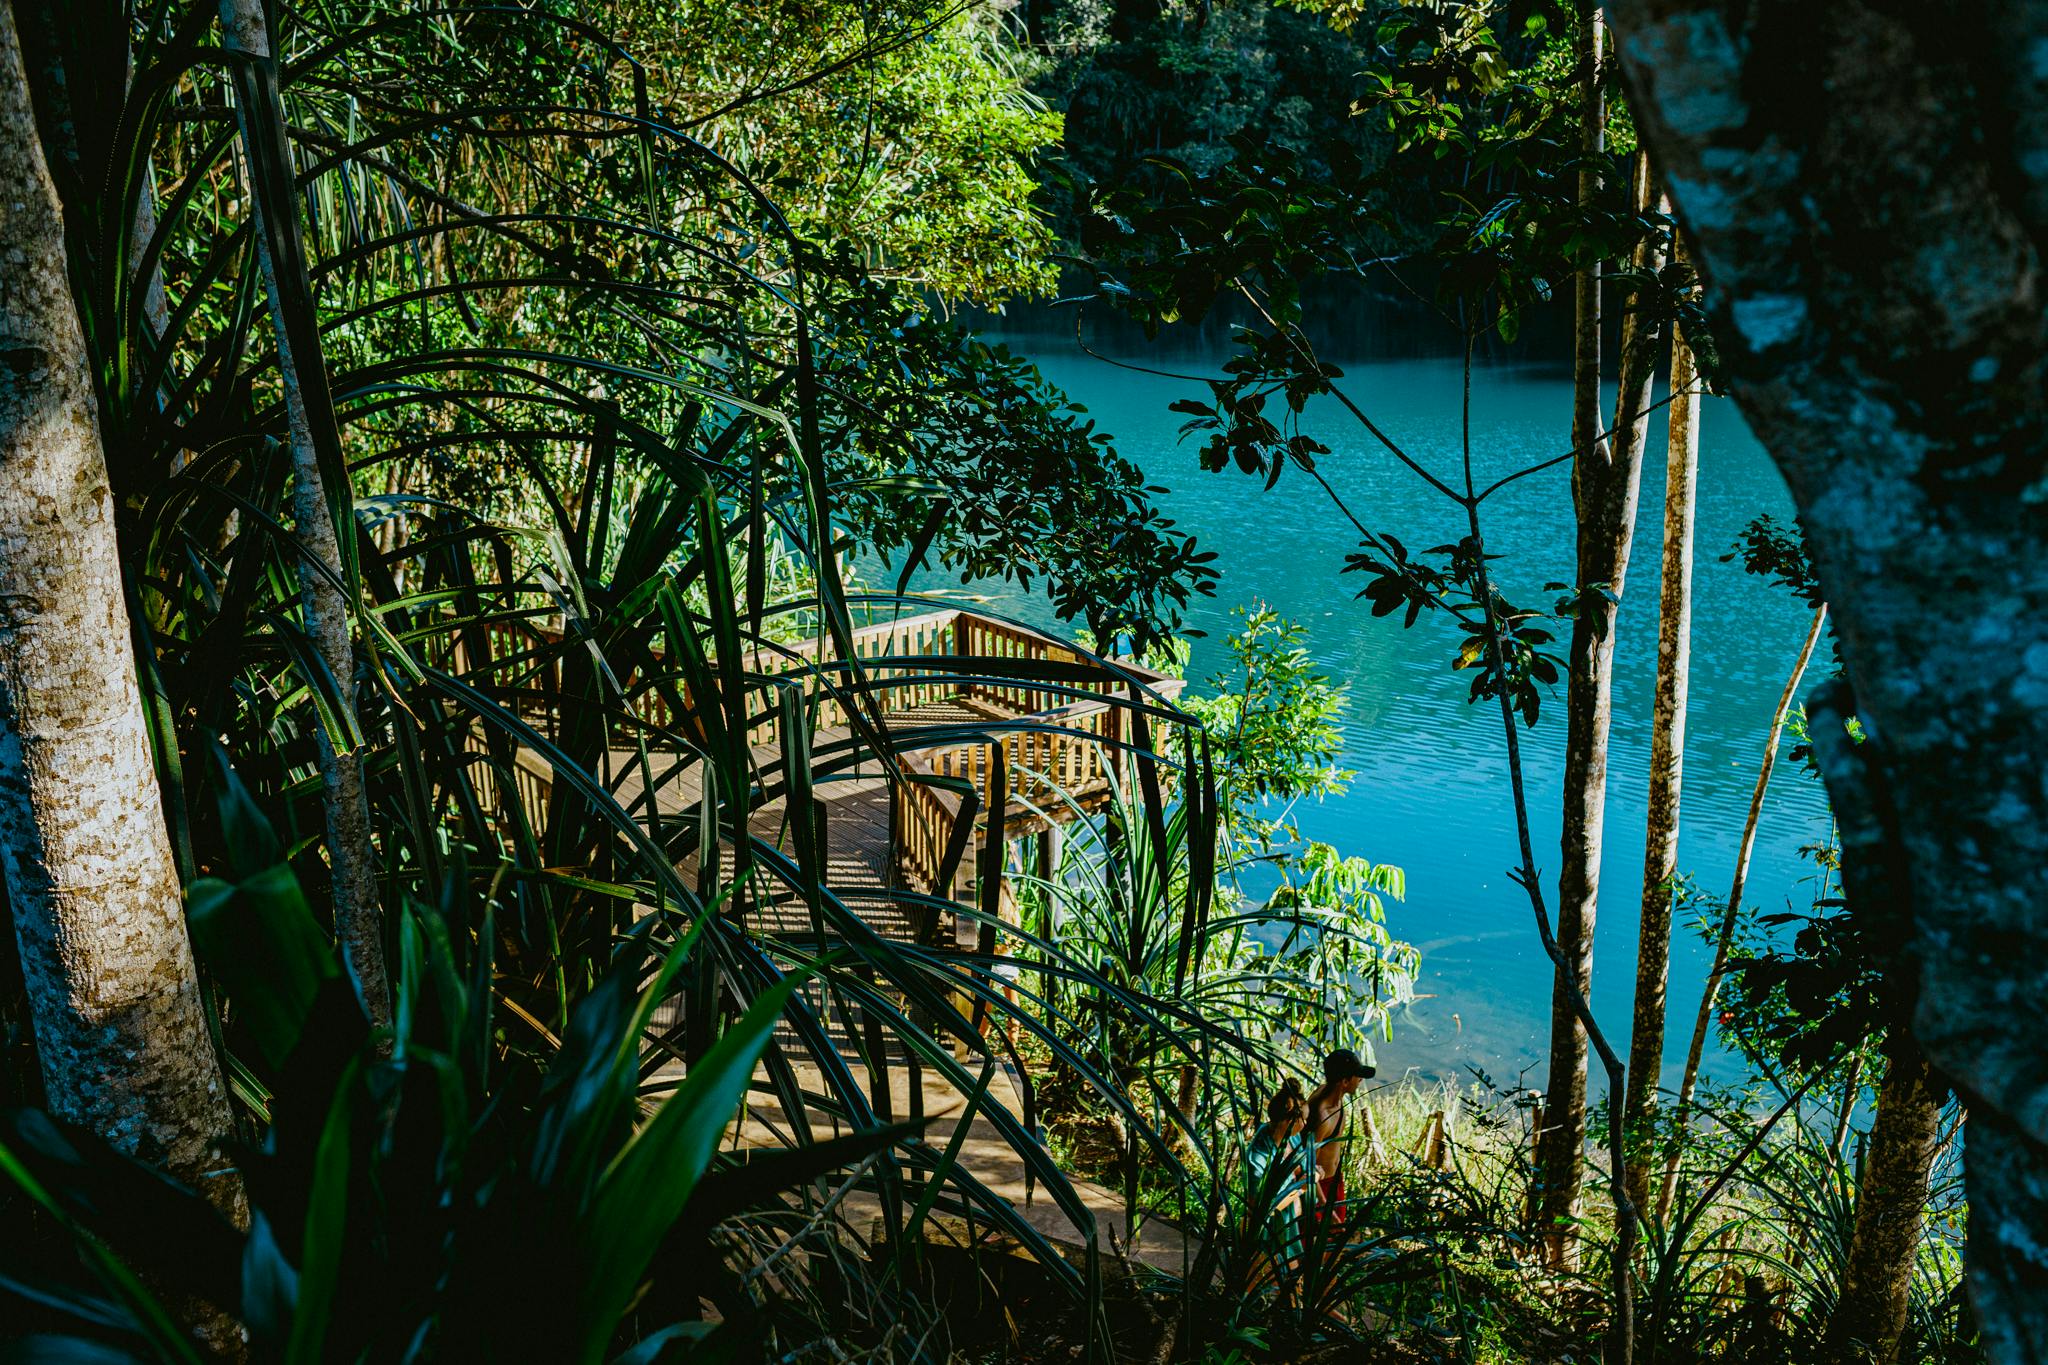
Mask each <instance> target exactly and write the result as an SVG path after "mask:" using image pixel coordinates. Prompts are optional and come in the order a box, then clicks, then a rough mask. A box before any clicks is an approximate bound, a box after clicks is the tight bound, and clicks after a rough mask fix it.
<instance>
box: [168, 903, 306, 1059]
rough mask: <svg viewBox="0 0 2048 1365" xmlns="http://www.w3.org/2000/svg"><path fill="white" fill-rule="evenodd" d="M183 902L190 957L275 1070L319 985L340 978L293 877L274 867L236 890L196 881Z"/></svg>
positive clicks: (295, 1042) (289, 1052) (293, 1040)
mask: <svg viewBox="0 0 2048 1365" xmlns="http://www.w3.org/2000/svg"><path fill="white" fill-rule="evenodd" d="M185 894H186V904H187V911H186V916H187V920H188V922H189V923H190V925H191V929H192V944H193V947H194V949H196V950H197V952H198V954H199V957H200V959H201V960H202V961H204V962H205V963H206V966H207V969H208V970H209V971H211V972H212V973H213V974H214V976H215V977H216V978H218V979H219V981H220V983H221V984H222V985H223V986H225V987H226V988H227V992H228V994H229V996H231V997H232V998H233V1000H234V1002H235V1006H236V1009H237V1012H238V1013H239V1014H240V1015H241V1018H242V1022H243V1023H244V1024H245V1025H246V1026H247V1027H248V1029H249V1032H250V1033H251V1035H252V1036H254V1038H255V1039H256V1045H257V1046H258V1047H259V1048H260V1049H261V1050H262V1052H263V1057H264V1060H265V1061H267V1062H269V1063H270V1065H271V1066H272V1067H281V1066H283V1065H284V1064H285V1062H286V1061H287V1060H288V1059H289V1058H290V1057H291V1055H292V1050H293V1049H294V1048H296V1047H297V1046H298V1044H299V1037H300V1035H301V1034H302V1033H303V1032H304V1031H305V1025H306V1020H307V1017H308V1016H309V1015H310V1014H311V1013H312V1010H313V1002H314V1000H315V998H316V997H318V995H319V994H320V986H321V983H322V982H324V981H326V980H328V979H329V978H332V977H337V976H340V975H341V966H340V964H339V963H337V962H336V961H335V959H334V950H333V948H332V947H331V946H330V945H329V944H328V941H327V935H326V933H325V932H324V931H322V929H321V928H320V925H319V923H318V921H316V920H315V919H314V918H313V909H312V907H311V906H310V905H308V904H307V902H306V897H305V893H304V892H303V891H302V890H300V888H299V879H298V877H297V875H296V874H295V873H293V871H292V869H291V866H290V865H289V864H287V863H277V864H274V865H272V866H271V867H268V868H266V869H264V870H263V871H261V872H258V873H256V874H255V875H254V876H251V877H249V878H247V879H246V880H245V881H243V882H242V884H241V885H239V886H236V885H232V884H230V883H228V882H225V881H222V880H221V879H220V878H218V877H202V878H200V879H199V880H198V881H196V882H194V883H192V885H191V886H190V887H188V888H187V889H186V893H185Z"/></svg>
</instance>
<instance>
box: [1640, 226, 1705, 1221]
mask: <svg viewBox="0 0 2048 1365" xmlns="http://www.w3.org/2000/svg"><path fill="white" fill-rule="evenodd" d="M1673 255H1674V259H1683V251H1682V250H1679V249H1678V248H1676V247H1674V251H1673ZM1697 383H1698V375H1697V373H1696V372H1695V370H1694V368H1693V358H1692V351H1691V349H1690V348H1689V347H1688V346H1687V345H1686V344H1685V336H1684V333H1683V332H1682V331H1680V330H1679V329H1677V328H1675V327H1674V328H1673V329H1672V335H1671V411H1670V418H1669V421H1670V425H1669V432H1670V438H1669V440H1668V442H1667V446H1668V453H1667V455H1666V457H1665V469H1664V565H1663V568H1664V573H1663V581H1662V583H1661V585H1660V587H1659V592H1658V605H1657V691H1656V700H1655V702H1654V704H1653V707H1652V713H1651V718H1650V796H1649V805H1648V812H1647V814H1646V816H1645V820H1644V830H1643V905H1642V915H1641V921H1640V924H1639V930H1640V932H1639V933H1638V935H1637V942H1636V994H1635V1012H1634V1019H1633V1021H1632V1024H1631V1027H1630V1029H1629V1035H1628V1090H1627V1095H1626V1098H1625V1101H1624V1106H1623V1110H1622V1115H1623V1123H1624V1124H1625V1125H1626V1127H1627V1129H1628V1132H1629V1135H1630V1144H1629V1145H1630V1153H1629V1163H1628V1186H1629V1199H1630V1201H1631V1202H1633V1203H1634V1204H1635V1206H1636V1207H1637V1208H1638V1209H1642V1208H1646V1207H1648V1200H1649V1192H1650V1173H1649V1162H1648V1161H1647V1160H1646V1159H1645V1158H1646V1157H1647V1155H1648V1152H1649V1142H1648V1140H1647V1139H1648V1130H1649V1128H1650V1126H1651V1121H1652V1117H1653V1115H1654V1111H1655V1109H1656V1105H1657V1085H1658V1082H1659V1080H1660V1079H1661V1078H1662V1072H1663V1064H1664V1021H1665V988H1666V986H1667V985H1668V983H1669V981H1670V976H1671V901H1672V885H1671V883H1672V879H1673V878H1674V877H1676V876H1677V875H1678V811H1679V800H1680V796H1681V793H1682V791H1683V789H1684V782H1685V703H1686V691H1687V686H1688V683H1689V681H1690V678H1691V671H1692V557H1693V556H1692V548H1693V523H1694V520H1695V513H1696V512H1697V510H1698V506H1699V498H1698V475H1699V464H1700V429H1699V411H1698V409H1699V403H1698V401H1697V399H1696V397H1695V396H1694V394H1693V389H1694V387H1695V386H1696V385H1697Z"/></svg>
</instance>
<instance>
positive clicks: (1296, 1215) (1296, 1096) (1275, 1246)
mask: <svg viewBox="0 0 2048 1365" xmlns="http://www.w3.org/2000/svg"><path fill="white" fill-rule="evenodd" d="M1307 1121H1308V1097H1307V1096H1306V1095H1303V1094H1302V1093H1301V1082H1300V1081H1297V1080H1295V1079H1294V1078H1293V1077H1289V1078H1288V1079H1286V1080H1285V1081H1282V1082H1281V1083H1280V1089H1279V1090H1278V1091H1277V1092H1275V1094H1274V1095H1273V1098H1272V1099H1271V1100H1270V1101H1268V1102H1267V1104H1266V1121H1265V1122H1264V1123H1262V1124H1260V1125H1259V1130H1258V1132H1256V1133H1254V1134H1253V1135H1252V1142H1251V1146H1250V1147H1249V1148H1248V1149H1247V1150H1246V1152H1245V1169H1246V1172H1247V1173H1248V1174H1249V1176H1250V1178H1251V1180H1250V1187H1251V1199H1252V1208H1253V1209H1254V1210H1255V1211H1258V1210H1265V1209H1270V1210H1271V1214H1272V1220H1273V1221H1272V1223H1271V1225H1270V1226H1269V1228H1268V1231H1267V1247H1268V1250H1269V1252H1270V1254H1271V1255H1272V1257H1273V1261H1274V1264H1275V1267H1276V1268H1277V1269H1278V1270H1280V1271H1281V1272H1282V1273H1284V1272H1285V1270H1286V1268H1287V1267H1288V1266H1290V1265H1292V1264H1293V1263H1294V1262H1296V1261H1297V1260H1299V1259H1300V1257H1301V1211H1302V1210H1301V1205H1302V1200H1303V1198H1304V1196H1305V1195H1306V1194H1307V1191H1308V1173H1309V1170H1310V1157H1309V1147H1308V1142H1307V1139H1306V1136H1305V1129H1306V1127H1307Z"/></svg>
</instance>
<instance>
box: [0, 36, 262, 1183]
mask: <svg viewBox="0 0 2048 1365" xmlns="http://www.w3.org/2000/svg"><path fill="white" fill-rule="evenodd" d="M0 184H4V185H5V186H7V192H6V193H5V194H4V195H0V871H4V875H5V879H6V887H7V899H8V905H9V908H10V910H11V911H12V913H13V918H14V927H15V935H16V939H17V941H18V944H19V947H20V952H21V968H22V975H23V978H24V980H25V982H26V985H27V991H28V997H29V1004H30V1010H31V1013H32V1016H33V1018H34V1021H35V1032H36V1048H37V1053H38V1056H39V1058H40V1060H41V1064H42V1072H43V1079H44V1087H45V1091H46V1094H47V1098H48V1105H49V1108H50V1110H51V1112H52V1113H54V1114H56V1115H57V1116H58V1117H60V1118H64V1119H67V1120H70V1121H72V1122H75V1123H79V1124H82V1125H84V1126H86V1127H88V1128H90V1129H92V1130H93V1131H95V1132H97V1133H98V1134H100V1135H101V1136H102V1137H104V1138H106V1139H107V1140H108V1141H110V1142H111V1143H113V1144H114V1145H115V1146H116V1147H119V1148H120V1149H122V1150H124V1151H126V1152H129V1153H132V1154H133V1155H135V1156H137V1157H139V1158H141V1159H143V1160H145V1161H148V1162H151V1163H153V1164H156V1165H159V1166H161V1167H163V1168H164V1169H166V1170H168V1171H170V1172H171V1173H173V1174H175V1175H177V1176H179V1177H181V1178H183V1179H187V1180H193V1181H199V1180H202V1179H203V1178H204V1177H206V1176H208V1175H211V1174H214V1173H216V1171H217V1169H218V1167H219V1165H220V1158H219V1153H218V1148H217V1143H218V1140H219V1138H220V1137H221V1136H222V1135H223V1134H224V1133H226V1131H227V1129H228V1122H229V1120H228V1106H227V1093H226V1090H225V1088H224V1086H223V1084H222V1080H221V1072H220V1064H219V1061H218V1059H217V1058H216V1057H215V1056H214V1053H213V1044H212V1041H211V1040H210V1038H209V1037H208V1033H207V1027H206V1020H205V1016H204V1013H203V1011H202V1006H201V1001H200V996H199V985H198V979H197V975H196V972H195V969H194V966H193V960H192V946H191V943H190V941H189V940H188V939H187V937H186V933H185V912H184V897H183V894H182V892H181V889H180V888H179V885H178V879H177V872H176V869H175V868H174V867H173V865H172V861H171V847H170V838H169V835H168V833H167V832H166V829H165V825H164V816H163V808H162V805H161V802H160V797H159V794H158V787H157V781H156V771H155V768H154V766H153V764H152V758H151V754H150V746H149V738H148V733H147V731H146V729H145V727H144V723H143V712H142V696H141V691H140V689H139V688H138V686H137V684H136V681H135V658H134V655H133V652H132V646H131V645H130V643H129V641H130V639H131V637H130V635H129V626H128V611H127V604H126V602H125V600H124V598H123V591H122V580H121V567H120V561H119V555H118V551H117V548H116V546H115V540H114V516H113V510H114V509H113V499H112V494H111V492H110V490H109V487H108V479H107V470H106V460H105V455H104V452H103V450H102V448H101V444H100V434H99V423H98V415H97V408H96V402H97V400H96V397H95V394H94V390H93V385H92V380H91V378H90V375H89V373H88V367H87V361H86V354H85V339H84V334H83V331H82V330H81V328H80V325H79V320H78V313H77V309H76V307H75V306H74V303H73V300H72V295H71V290H70V284H69V279H68V276H67V266H66V259H65V248H64V229H63V221H62V218H61V216H60V212H59V209H58V205H57V196H56V190H55V187H54V186H53V184H52V183H51V180H50V176H49V170H48V167H47V166H46V165H45V163H44V161H43V156H42V150H41V146H40V144H39V141H38V138H37V131H36V123H35V118H34V114H33V112H32V110H31V107H30V102H29V93H28V84H27V76H26V72H25V68H24V66H23V62H22V54H21V46H20V42H19V38H18V35H17V33H16V30H15V26H14V16H13V10H12V9H11V7H9V6H6V5H4V4H0ZM219 1183H220V1182H215V1184H216V1185H218V1184H219ZM216 1192H217V1191H216ZM224 1202H226V1201H224Z"/></svg>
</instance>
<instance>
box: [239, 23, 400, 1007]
mask: <svg viewBox="0 0 2048 1365" xmlns="http://www.w3.org/2000/svg"><path fill="white" fill-rule="evenodd" d="M220 15H221V26H222V29H223V30H224V40H225V45H226V47H227V49H228V51H230V52H237V53H242V54H245V55H246V56H248V57H250V58H253V59H255V60H256V61H257V62H259V63H265V64H267V63H268V61H269V58H270V36H269V32H268V30H267V29H266V27H265V25H264V18H263V4H262V0H220ZM239 89H240V91H241V92H242V95H243V97H242V98H239V99H238V100H237V108H236V115H237V117H238V118H239V119H240V120H241V126H242V142H243V147H244V150H245V151H247V150H248V149H249V148H251V147H255V146H261V145H264V144H265V143H274V144H275V145H277V146H280V147H286V148H288V147H289V146H290V142H289V140H288V139H287V138H286V136H285V130H284V118H283V111H282V109H281V108H279V107H278V106H277V104H276V101H275V97H274V93H273V94H272V95H271V96H270V97H269V98H263V97H262V95H261V94H260V93H259V94H255V95H253V96H252V92H274V89H275V87H274V86H272V85H269V84H268V83H265V82H255V81H251V82H245V83H244V84H243V85H241V86H240V87H239ZM257 120H267V121H268V122H269V127H268V128H258V127H257V126H256V122H257ZM245 164H247V159H246V158H245ZM249 169H250V171H251V179H252V189H253V179H254V174H255V170H254V167H253V166H250V167H249ZM250 202H251V204H252V205H253V212H254V215H255V226H256V233H255V239H256V259H257V264H258V267H259V268H260V270H261V271H262V275H263V289H264V294H265V296H266V297H267V298H268V300H269V305H270V317H271V322H272V324H273V330H274V333H275V336H276V339H277V363H278V372H279V375H280V377H281V378H282V381H283V385H284V400H285V416H286V421H287V425H288V435H289V438H290V442H291V452H292V476H293V477H292V520H293V526H294V530H295V531H296V533H297V536H298V540H299V545H300V549H301V552H302V553H303V555H304V560H303V562H302V563H301V565H300V568H299V585H300V593H299V601H300V611H301V613H302V615H303V617H304V622H305V629H306V634H307V636H308V637H309V638H310V639H311V640H312V641H313V645H314V647H315V648H316V649H317V650H319V652H320V657H321V659H322V661H323V662H325V664H326V665H327V669H328V671H329V672H330V673H332V674H333V675H334V680H335V683H336V685H337V686H338V688H339V689H340V694H341V701H342V705H343V706H344V707H345V708H346V709H347V711H348V712H349V713H351V714H353V713H354V711H355V704H356V685H355V651H354V648H353V646H352V644H351V643H350V639H349V602H348V598H347V596H346V594H345V593H344V592H343V591H342V589H341V587H340V585H339V582H338V580H340V579H341V578H342V556H341V542H340V540H339V539H338V537H337V535H336V530H335V525H336V517H335V507H336V506H337V505H339V506H340V507H342V508H344V509H345V508H346V506H347V498H346V496H345V495H346V493H347V490H346V489H330V488H329V487H328V486H327V480H326V477H325V475H324V474H323V472H322V470H321V461H320V452H319V447H318V445H317V443H316V433H315V422H316V420H321V419H320V418H317V417H316V414H315V413H314V411H313V405H314V404H316V403H317V404H318V405H319V407H320V409H321V412H322V413H323V414H326V413H328V412H329V411H330V406H331V405H330V403H329V400H328V398H327V396H326V385H327V378H326V368H325V365H326V362H325V360H324V359H323V358H322V356H321V355H320V353H319V347H318V334H317V333H315V332H313V331H312V330H311V329H310V328H308V329H305V330H304V331H302V332H301V334H300V338H299V343H298V344H295V342H294V338H293V335H292V332H293V329H292V327H291V326H290V321H289V315H288V313H287V309H288V307H293V306H302V307H303V309H304V310H306V311H310V309H311V297H310V294H309V292H308V291H307V290H306V288H305V280H304V274H303V268H302V265H301V258H300V251H299V248H298V246H297V242H298V232H299V225H298V219H297V218H296V216H291V215H287V216H286V221H283V222H277V223H271V222H269V221H267V217H266V211H265V209H264V206H263V200H262V196H261V195H258V194H255V193H252V194H251V195H250ZM279 244H282V245H283V246H284V247H285V248H286V249H285V250H283V251H280V250H279V249H278V248H279ZM280 256H283V257H284V259H282V260H280ZM288 294H289V296H290V298H291V303H289V304H288V303H287V301H286V300H287V295H288ZM308 341H310V342H311V343H312V344H311V350H310V353H309V354H304V355H301V354H299V353H298V352H299V349H300V346H301V345H303V344H304V343H306V342H308ZM337 496H339V502H338V504H337V501H336V499H337ZM314 736H315V742H316V743H317V745H318V746H319V758H320V801H321V808H322V811H323V812H324V814H325V816H326V822H327V858H328V865H329V868H330V869H331V875H332V880H333V888H334V923H335V932H336V937H337V938H338V939H339V940H340V942H341V947H342V954H343V957H344V958H345V960H346V961H347V962H348V964H349V966H350V968H351V969H352V970H353V971H354V973H355V977H356V982H357V985H358V987H359V988H360V989H361V991H362V996H363V1006H364V1008H365V1010H366V1011H367V1012H368V1014H369V1017H370V1021H371V1024H372V1025H373V1026H374V1027H378V1028H383V1027H386V1026H388V1025H389V1024H390V1022H391V990H390V985H389V981H388V976H387V972H386V968H385V954H384V916H383V910H382V907H381V904H380V898H379V894H378V887H377V867H378V864H377V851H376V848H375V845H374V844H373V843H372V842H371V838H370V804H369V795H368V791H367V789H366V787H365V785H364V781H363V756H362V753H361V751H360V750H354V749H352V750H346V751H344V750H342V749H339V748H337V747H335V745H334V744H333V743H332V742H331V740H330V739H329V738H328V736H327V733H326V731H325V730H324V729H321V728H320V727H318V726H315V727H314Z"/></svg>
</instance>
